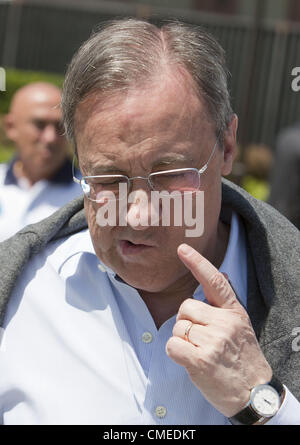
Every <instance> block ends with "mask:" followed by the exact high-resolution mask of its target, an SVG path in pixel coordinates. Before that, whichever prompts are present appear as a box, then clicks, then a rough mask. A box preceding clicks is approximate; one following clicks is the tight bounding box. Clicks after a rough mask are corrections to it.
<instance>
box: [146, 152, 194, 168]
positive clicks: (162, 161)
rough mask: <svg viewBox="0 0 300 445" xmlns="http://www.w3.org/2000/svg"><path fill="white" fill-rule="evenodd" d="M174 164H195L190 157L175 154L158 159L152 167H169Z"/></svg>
mask: <svg viewBox="0 0 300 445" xmlns="http://www.w3.org/2000/svg"><path fill="white" fill-rule="evenodd" d="M174 162H194V161H193V159H192V158H191V157H189V156H186V155H183V154H180V153H174V154H170V155H165V156H163V157H162V158H159V159H157V160H156V161H155V162H154V163H153V164H152V167H157V166H158V165H162V164H165V165H168V164H173V163H174Z"/></svg>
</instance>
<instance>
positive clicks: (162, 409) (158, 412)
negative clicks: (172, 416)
mask: <svg viewBox="0 0 300 445" xmlns="http://www.w3.org/2000/svg"><path fill="white" fill-rule="evenodd" d="M155 414H156V415H157V417H159V418H160V419H162V418H163V417H165V415H166V414H167V409H166V408H165V407H164V406H157V407H156V408H155Z"/></svg>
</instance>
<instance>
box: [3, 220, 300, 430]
mask: <svg viewBox="0 0 300 445" xmlns="http://www.w3.org/2000/svg"><path fill="white" fill-rule="evenodd" d="M220 271H222V272H226V273H227V274H228V276H229V278H230V281H231V283H232V285H233V287H234V289H235V291H236V293H237V294H238V295H239V297H240V299H241V301H242V303H243V304H244V305H246V300H247V257H246V243H245V233H244V229H243V226H242V224H241V223H240V222H239V219H238V217H237V216H236V215H233V217H232V221H231V229H230V238H229V244H228V247H227V251H226V255H225V258H224V261H223V263H222V265H221V267H220ZM194 298H195V299H198V300H204V298H205V297H204V295H203V292H202V288H201V285H199V286H198V288H197V289H196V291H195V293H194ZM175 321H176V316H174V317H172V318H170V319H169V320H167V321H166V322H165V323H163V325H162V326H161V327H160V328H159V329H157V328H156V326H155V323H154V321H153V319H152V316H151V314H150V312H149V310H148V308H147V306H146V305H145V303H144V301H143V300H142V298H141V297H140V295H139V293H138V292H137V291H136V290H135V289H134V288H132V287H130V286H129V285H127V284H126V283H124V282H122V280H120V279H119V278H118V277H117V276H116V275H115V273H114V272H113V271H112V270H110V269H108V268H107V267H105V266H104V265H103V264H101V263H100V262H99V260H98V258H97V256H96V255H95V253H94V249H93V246H92V242H91V239H90V235H89V232H88V231H87V230H86V231H82V232H80V233H78V234H75V235H73V236H71V237H69V238H67V239H65V240H59V241H57V242H55V243H52V244H50V245H49V246H47V248H46V249H44V251H42V252H41V253H40V254H38V255H36V256H34V257H33V258H32V259H31V260H30V262H29V263H28V266H27V267H26V269H25V271H24V273H23V274H22V276H21V278H20V280H19V281H18V283H17V286H16V288H15V290H14V292H13V296H12V299H11V301H10V303H9V305H8V310H7V313H6V318H5V323H4V327H5V334H4V337H3V340H2V343H1V354H0V362H1V364H0V367H1V381H0V416H1V417H2V421H3V423H4V424H35V425H37V424H52V425H53V424H102V425H103V424H109V425H113V424H121V425H125V424H145V425H147V424H150V425H205V424H208V425H211V424H213V425H224V424H229V421H228V420H227V418H226V417H225V416H224V415H223V414H222V413H220V412H219V411H217V410H216V409H215V408H214V407H213V406H212V405H211V404H210V403H208V402H207V401H206V399H205V398H204V397H203V396H202V394H201V393H200V391H199V390H198V389H197V388H196V387H195V386H194V385H193V383H192V382H191V380H190V378H189V376H188V374H187V372H186V370H185V368H184V367H182V366H179V365H177V364H176V363H175V362H173V361H172V360H171V359H170V358H169V357H168V356H167V354H166V351H165V346H166V343H167V341H168V339H169V338H170V337H171V336H172V329H173V326H174V323H175ZM299 406H300V404H299V403H298V401H297V400H296V399H295V398H294V397H293V396H292V395H291V394H290V393H289V392H287V396H286V400H285V402H284V404H283V406H282V407H281V409H280V411H279V413H278V414H277V415H276V416H275V417H274V418H273V419H272V420H271V421H270V422H269V423H270V424H285V423H287V424H289V422H290V423H292V424H293V423H296V419H297V418H298V419H300V415H299V412H300V410H299ZM297 410H298V415H297ZM295 413H296V414H295ZM299 421H300V420H299Z"/></svg>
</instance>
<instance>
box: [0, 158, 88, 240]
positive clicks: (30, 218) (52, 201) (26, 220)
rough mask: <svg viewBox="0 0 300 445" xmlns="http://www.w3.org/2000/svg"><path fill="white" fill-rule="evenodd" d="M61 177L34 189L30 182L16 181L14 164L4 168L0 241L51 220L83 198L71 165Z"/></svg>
mask: <svg viewBox="0 0 300 445" xmlns="http://www.w3.org/2000/svg"><path fill="white" fill-rule="evenodd" d="M63 175H65V177H64V176H63ZM59 176H60V177H59V179H60V180H55V178H54V179H53V180H52V181H48V180H41V181H38V182H36V183H35V184H34V185H32V186H30V185H29V183H28V181H26V179H24V178H23V179H19V180H18V179H17V178H15V177H14V175H13V172H12V163H11V164H8V165H7V164H2V165H0V241H3V240H5V239H7V238H9V237H10V236H12V235H14V234H15V233H16V232H18V231H19V230H21V229H22V228H23V227H25V226H27V225H28V224H33V223H36V222H38V221H40V220H41V219H44V218H46V217H47V216H50V215H51V214H52V213H53V212H55V211H56V210H57V209H59V208H60V207H62V206H63V205H64V204H66V203H67V202H69V201H71V200H72V199H74V198H76V197H77V196H79V195H80V194H81V189H80V187H79V186H78V184H75V183H74V182H73V180H72V171H71V163H66V164H65V165H64V166H63V167H62V169H61V172H59Z"/></svg>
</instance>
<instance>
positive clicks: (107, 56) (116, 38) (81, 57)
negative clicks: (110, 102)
mask: <svg viewBox="0 0 300 445" xmlns="http://www.w3.org/2000/svg"><path fill="white" fill-rule="evenodd" d="M166 66H168V67H174V68H176V67H177V68H179V69H184V70H185V71H186V72H188V73H189V74H190V76H191V78H192V79H193V81H194V86H195V87H196V91H197V93H198V94H199V95H200V97H202V99H204V101H205V104H206V106H207V110H208V113H209V115H210V117H211V119H212V121H213V122H214V123H215V127H216V133H218V134H219V133H221V134H222V133H223V132H224V130H225V129H226V128H227V127H228V124H229V123H230V121H231V119H232V115H233V112H232V108H231V105H230V97H229V93H228V87H227V75H228V72H227V69H226V66H225V55H224V50H223V49H222V47H221V46H220V45H219V43H218V42H217V41H216V40H215V39H214V38H213V37H212V36H211V35H210V34H208V33H207V32H206V31H204V30H203V29H201V28H199V27H196V26H191V25H186V24H183V23H180V22H169V23H166V24H164V25H163V26H162V27H160V28H159V27H157V26H156V25H153V24H151V23H149V22H147V21H144V20H138V19H120V20H114V21H110V22H107V23H105V24H104V25H103V26H102V27H101V28H100V29H98V30H97V31H96V32H95V33H94V34H92V36H91V37H90V38H89V39H88V40H87V41H86V42H85V43H84V44H83V45H82V46H81V47H80V48H79V50H78V51H77V53H76V54H75V55H74V57H73V59H72V61H71V63H70V65H69V67H68V70H67V73H66V77H65V82H64V87H63V95H62V112H63V119H64V124H65V130H66V135H67V137H68V138H69V139H70V140H71V141H73V143H74V144H75V146H76V141H75V131H74V117H75V111H76V107H77V106H78V105H79V103H80V102H82V101H83V100H84V99H85V98H86V97H87V96H89V95H90V94H93V93H95V92H96V93H97V94H100V95H101V94H103V95H109V94H115V93H119V92H120V93H122V92H124V91H128V90H129V89H137V88H139V87H142V86H143V85H145V84H146V83H147V82H149V81H151V80H152V79H153V78H154V76H155V75H156V74H159V73H161V72H163V71H162V70H164V69H165V67H166Z"/></svg>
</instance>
